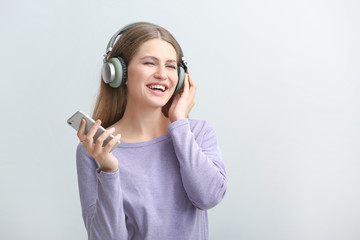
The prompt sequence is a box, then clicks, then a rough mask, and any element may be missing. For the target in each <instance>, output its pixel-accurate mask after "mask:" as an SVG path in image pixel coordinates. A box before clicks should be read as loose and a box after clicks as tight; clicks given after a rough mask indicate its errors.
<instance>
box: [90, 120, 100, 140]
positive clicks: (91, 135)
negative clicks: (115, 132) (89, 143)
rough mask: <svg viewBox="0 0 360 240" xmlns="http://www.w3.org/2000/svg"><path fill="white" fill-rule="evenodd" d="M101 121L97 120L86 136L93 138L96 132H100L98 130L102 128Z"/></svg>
mask: <svg viewBox="0 0 360 240" xmlns="http://www.w3.org/2000/svg"><path fill="white" fill-rule="evenodd" d="M100 124H101V121H100V120H96V121H95V123H94V125H92V126H91V128H90V130H89V132H88V133H87V134H86V136H87V137H88V138H93V137H94V135H95V133H96V131H97V130H98V128H99V127H100Z"/></svg>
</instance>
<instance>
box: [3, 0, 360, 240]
mask: <svg viewBox="0 0 360 240" xmlns="http://www.w3.org/2000/svg"><path fill="white" fill-rule="evenodd" d="M359 12H360V3H359V1H355V0H353V1H350V0H345V1H344V0H333V1H320V0H311V1H310V0H305V1H303V0H298V1H294V0H292V1H288V0H277V1H265V0H254V1H235V0H234V1H228V0H223V1H211V0H206V1H205V0H204V1H195V0H193V1H190V0H186V1H148V0H143V1H119V0H117V1H115V0H113V1H108V0H103V1H94V0H91V1H90V0H87V1H85V0H81V1H70V0H61V1H60V0H55V1H48V0H47V1H45V0H35V1H25V0H18V1H10V0H2V1H1V3H0V27H1V28H0V32H1V37H0V43H1V44H0V52H1V60H0V69H1V74H0V76H1V81H0V82H1V86H0V100H1V105H0V106H1V109H0V112H1V122H0V124H1V129H2V130H1V140H0V141H1V142H0V146H1V151H0V238H1V239H12V240H13V239H15V240H17V239H52V240H57V239H59V240H60V239H69V240H72V239H86V238H87V237H86V232H85V227H84V225H83V222H82V218H81V210H80V203H79V196H78V189H77V179H76V169H75V149H76V146H77V143H78V140H77V137H76V134H75V131H74V130H73V129H71V128H70V127H69V126H67V124H66V120H67V118H68V117H70V115H72V114H73V113H74V112H75V111H76V110H83V111H85V112H87V113H89V114H91V111H92V109H93V106H94V102H95V97H96V94H97V90H98V86H99V77H100V67H101V64H102V58H103V54H104V51H105V48H106V45H107V42H108V40H109V38H110V37H111V36H112V34H113V33H115V32H116V31H117V30H118V29H120V28H121V27H123V26H124V25H126V24H128V23H131V22H136V21H149V22H153V23H156V24H159V25H161V26H163V27H165V28H167V29H168V30H169V31H170V32H172V33H173V35H174V36H175V37H176V38H177V40H178V41H179V43H180V45H181V47H182V48H183V50H184V54H185V57H186V59H187V62H188V63H189V67H190V69H191V71H192V73H193V76H194V79H195V81H196V82H197V84H198V94H197V103H196V106H195V108H194V109H193V111H192V113H191V117H192V118H200V119H207V120H208V121H210V122H211V123H212V125H214V127H215V129H216V131H217V134H218V139H219V143H220V146H221V148H222V152H223V156H224V161H225V165H226V169H227V173H228V192H227V194H226V196H225V199H224V200H223V201H222V202H221V203H220V204H219V205H218V206H217V207H215V208H214V209H212V210H210V211H209V224H210V239H213V240H238V239H245V240H252V239H256V240H257V239H266V240H271V239H274V240H289V239H291V240H292V239H294V240H295V239H299V240H300V239H301V240H312V239H314V240H315V239H316V240H318V239H326V240H337V239H342V240H344V239H345V240H352V239H354V240H355V239H356V240H358V239H360V230H359V229H360V207H359V202H360V190H359V183H360V174H359V173H360V163H359V160H360V146H359V145H360V137H359V135H360V127H359V123H360V113H359V110H360V97H359V96H360V95H359V92H360V81H359V80H360V47H359V43H360V14H359Z"/></svg>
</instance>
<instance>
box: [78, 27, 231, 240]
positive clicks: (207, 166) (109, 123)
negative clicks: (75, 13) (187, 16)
mask: <svg viewBox="0 0 360 240" xmlns="http://www.w3.org/2000/svg"><path fill="white" fill-rule="evenodd" d="M119 36H120V37H119ZM118 57H121V58H120V60H119V59H118ZM181 57H182V51H181V48H180V46H179V45H178V44H177V42H176V40H175V39H174V38H173V36H172V35H171V34H170V33H169V32H168V31H167V30H165V29H164V28H162V27H159V26H156V25H153V24H149V23H136V24H132V25H130V26H127V27H125V28H124V29H122V30H120V31H119V32H118V33H116V34H115V35H114V37H113V38H112V39H111V40H110V43H109V45H108V50H107V54H106V56H105V59H104V67H103V75H102V81H101V87H100V92H99V96H98V99H97V103H96V106H95V109H94V114H93V118H94V119H101V121H100V120H97V121H96V123H95V124H94V126H93V127H92V128H91V129H90V131H89V132H88V133H87V134H85V130H84V129H85V123H86V122H85V120H84V119H83V120H82V122H81V125H80V128H79V131H78V137H79V139H80V142H81V143H80V144H79V146H78V148H77V154H76V157H77V171H78V181H79V191H80V200H81V206H82V215H83V219H84V222H85V226H86V229H87V232H88V236H89V239H106V240H107V239H142V240H143V239H156V240H161V239H166V240H169V239H182V240H184V239H208V219H207V211H206V210H207V209H209V208H212V207H214V206H215V205H217V204H218V203H219V202H220V201H221V200H222V198H223V196H224V194H225V191H226V174H225V169H224V165H223V161H222V157H221V153H220V150H219V147H218V144H217V140H216V135H215V132H214V129H213V128H212V127H211V126H210V125H209V124H208V122H206V121H200V120H193V119H189V118H188V115H189V112H190V110H191V108H192V107H193V105H194V102H195V92H196V88H197V87H196V85H195V83H194V80H193V78H192V76H191V73H190V72H187V73H186V74H185V76H182V75H181V71H182V68H185V70H186V66H185V65H184V63H183V62H182V58H181ZM114 59H115V60H116V61H118V60H119V62H120V63H121V64H120V65H119V64H118V65H117V66H118V67H120V69H115V70H116V71H118V72H116V71H115V72H116V73H115V74H114V73H113V72H111V71H112V70H113V69H112V66H111V64H110V62H111V61H112V60H114ZM115 60H114V61H115ZM114 61H113V62H114ZM116 64H117V63H115V62H114V65H116ZM115 67H116V66H115ZM122 67H123V68H124V69H122ZM180 70H181V71H180ZM119 71H120V75H122V80H120V82H121V83H120V84H119V83H116V84H113V83H114V81H115V82H116V81H117V80H116V78H117V77H118V76H116V74H119ZM179 72H180V74H179ZM114 76H115V77H114ZM179 78H180V79H179ZM114 79H115V80H114ZM179 81H183V84H182V85H183V86H181V90H182V91H180V92H178V91H177V92H176V93H175V94H174V92H175V89H176V87H177V85H178V82H179ZM180 85H181V84H180ZM178 88H179V86H178ZM100 125H102V126H103V127H105V128H107V131H106V132H104V133H103V134H102V135H101V136H100V137H99V138H98V139H97V141H96V142H95V143H94V141H93V136H94V133H95V132H96V130H97V128H98V127H99V126H100ZM110 134H112V135H114V136H115V137H114V139H113V140H112V141H110V142H108V143H107V144H106V145H105V146H103V141H104V139H106V138H107V137H108V136H109V135H110ZM120 136H121V142H122V143H121V144H120V145H119V147H117V148H116V149H114V150H113V151H112V152H111V149H112V147H113V146H114V144H115V143H116V142H117V141H118V140H120Z"/></svg>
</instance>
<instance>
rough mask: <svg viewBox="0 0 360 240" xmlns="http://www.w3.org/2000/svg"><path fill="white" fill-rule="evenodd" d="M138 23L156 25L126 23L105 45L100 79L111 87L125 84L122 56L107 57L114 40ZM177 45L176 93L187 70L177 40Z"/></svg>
mask: <svg viewBox="0 0 360 240" xmlns="http://www.w3.org/2000/svg"><path fill="white" fill-rule="evenodd" d="M140 24H149V25H153V26H156V27H158V26H157V25H155V24H152V23H147V22H136V23H132V24H129V25H126V26H125V27H123V28H122V29H120V30H119V31H117V32H116V33H115V34H114V35H113V36H112V37H111V39H110V41H109V43H108V45H107V47H106V54H105V55H104V60H103V66H102V70H101V75H102V79H103V80H104V82H105V83H107V84H109V85H110V86H111V87H113V88H118V87H121V86H124V85H125V82H126V80H127V68H126V64H125V61H124V59H123V58H121V57H120V56H116V57H112V58H110V59H108V57H109V55H110V53H111V51H112V49H113V47H114V45H115V42H116V40H117V39H118V38H119V36H120V35H121V34H123V33H124V32H126V31H127V30H129V29H130V28H132V27H135V26H137V25H140ZM175 41H176V40H175ZM176 44H177V46H178V47H179V50H180V54H181V63H180V66H178V67H177V70H178V79H179V80H178V83H177V85H176V88H175V92H174V93H178V92H180V91H181V89H182V86H183V83H184V79H185V73H186V71H187V63H186V62H185V60H184V54H183V52H182V49H181V47H180V45H179V43H178V42H176Z"/></svg>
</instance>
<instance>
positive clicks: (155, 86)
mask: <svg viewBox="0 0 360 240" xmlns="http://www.w3.org/2000/svg"><path fill="white" fill-rule="evenodd" d="M147 87H148V88H150V89H152V90H155V91H160V92H165V91H166V90H167V87H166V86H164V85H160V84H149V85H147Z"/></svg>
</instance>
